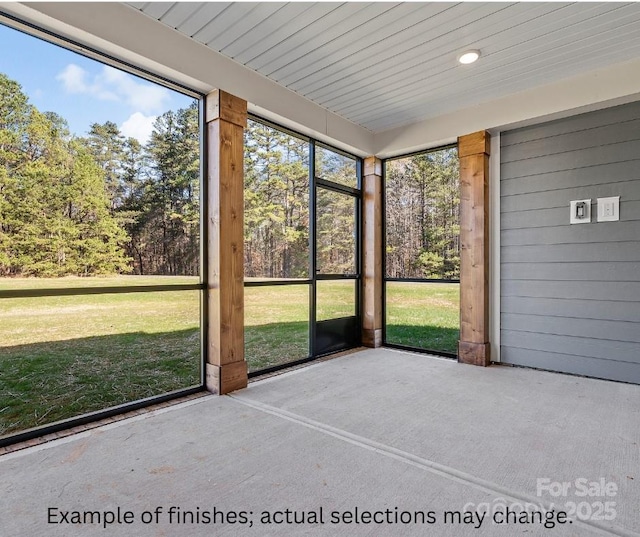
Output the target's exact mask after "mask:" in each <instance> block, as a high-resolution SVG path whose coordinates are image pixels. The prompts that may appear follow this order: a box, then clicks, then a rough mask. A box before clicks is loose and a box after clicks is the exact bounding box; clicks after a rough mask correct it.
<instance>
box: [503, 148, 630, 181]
mask: <svg viewBox="0 0 640 537" xmlns="http://www.w3.org/2000/svg"><path fill="white" fill-rule="evenodd" d="M638 154H640V140H635V139H634V140H630V141H628V142H621V143H618V144H607V145H601V146H597V147H590V148H588V149H580V150H578V151H567V152H564V153H559V154H553V155H542V156H539V157H533V158H529V159H526V160H517V161H506V162H505V163H504V164H501V166H500V170H501V171H500V176H501V177H502V174H503V173H504V177H505V178H514V177H528V176H530V175H539V174H541V173H550V172H557V171H563V170H574V169H579V168H588V167H590V166H598V165H602V164H613V163H615V162H624V161H625V160H635V159H637V158H638ZM505 158H509V147H506V148H505Z"/></svg>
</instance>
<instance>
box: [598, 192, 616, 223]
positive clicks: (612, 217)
mask: <svg viewBox="0 0 640 537" xmlns="http://www.w3.org/2000/svg"><path fill="white" fill-rule="evenodd" d="M618 220H620V196H613V197H611V198H598V222H617V221H618Z"/></svg>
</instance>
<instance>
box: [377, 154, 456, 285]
mask: <svg viewBox="0 0 640 537" xmlns="http://www.w3.org/2000/svg"><path fill="white" fill-rule="evenodd" d="M386 170H387V173H386V241H387V257H386V261H387V276H388V277H396V278H401V277H404V278H435V279H457V278H459V277H460V243H459V235H460V223H459V218H460V213H459V205H460V194H459V171H458V156H457V151H456V150H455V149H443V150H439V151H432V152H429V153H424V154H421V155H416V156H414V157H408V158H404V159H398V160H392V161H389V162H387V167H386Z"/></svg>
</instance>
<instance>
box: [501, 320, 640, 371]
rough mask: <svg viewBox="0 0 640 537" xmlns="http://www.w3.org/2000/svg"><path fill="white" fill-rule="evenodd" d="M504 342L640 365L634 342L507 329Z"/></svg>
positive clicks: (519, 346) (515, 345) (503, 334)
mask: <svg viewBox="0 0 640 537" xmlns="http://www.w3.org/2000/svg"><path fill="white" fill-rule="evenodd" d="M501 342H502V344H503V345H505V346H506V347H517V348H523V349H531V350H538V351H543V352H558V353H560V354H570V355H572V356H587V357H589V358H598V359H600V360H602V361H603V362H611V361H616V362H627V363H634V364H637V365H638V366H640V343H635V342H629V341H611V340H602V339H595V338H585V337H579V336H567V335H562V334H558V335H556V334H540V333H532V332H520V331H516V330H504V329H503V330H502V340H501ZM603 367H604V364H603Z"/></svg>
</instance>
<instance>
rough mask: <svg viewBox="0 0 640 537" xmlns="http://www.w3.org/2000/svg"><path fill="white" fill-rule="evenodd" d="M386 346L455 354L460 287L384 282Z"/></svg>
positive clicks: (454, 284) (458, 330)
mask: <svg viewBox="0 0 640 537" xmlns="http://www.w3.org/2000/svg"><path fill="white" fill-rule="evenodd" d="M386 286H387V287H386V300H387V319H386V322H387V334H386V336H387V338H386V339H387V343H393V344H396V345H405V346H408V347H417V348H421V349H429V350H433V351H444V352H451V353H454V354H455V353H456V352H457V348H458V339H459V337H460V285H459V284H457V283H410V282H387V283H386Z"/></svg>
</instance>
